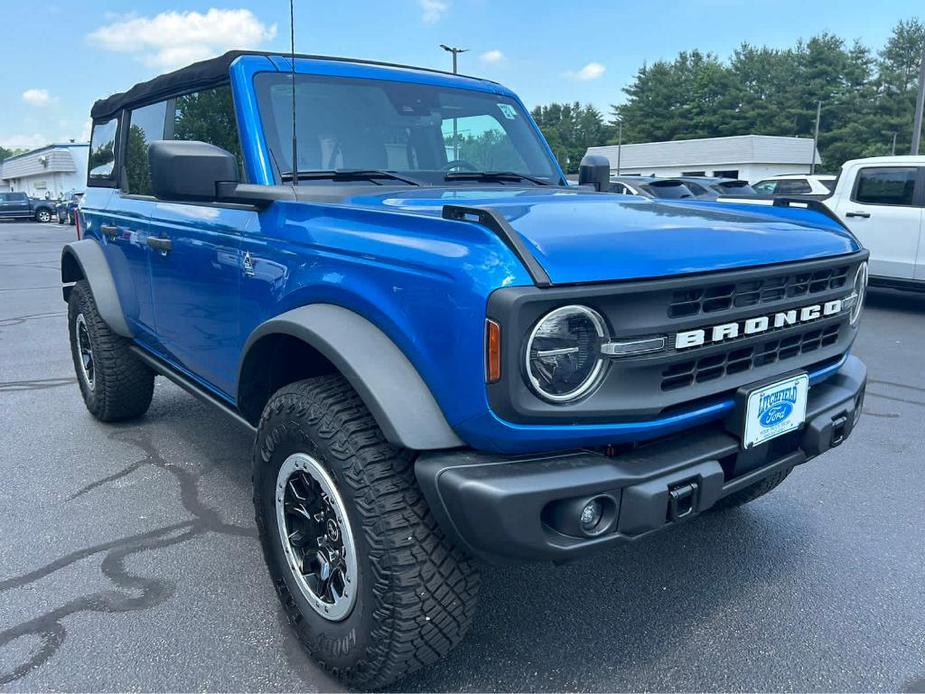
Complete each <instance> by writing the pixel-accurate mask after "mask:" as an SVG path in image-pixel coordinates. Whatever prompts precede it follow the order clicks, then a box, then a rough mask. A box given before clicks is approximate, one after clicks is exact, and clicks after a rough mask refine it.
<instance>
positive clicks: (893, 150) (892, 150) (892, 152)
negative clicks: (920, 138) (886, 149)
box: [890, 130, 899, 156]
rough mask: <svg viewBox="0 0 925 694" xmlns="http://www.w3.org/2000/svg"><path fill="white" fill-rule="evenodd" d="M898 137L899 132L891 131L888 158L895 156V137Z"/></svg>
mask: <svg viewBox="0 0 925 694" xmlns="http://www.w3.org/2000/svg"><path fill="white" fill-rule="evenodd" d="M897 135H899V132H897V131H896V130H894V131H893V145H892V146H891V147H890V156H895V155H896V136H897Z"/></svg>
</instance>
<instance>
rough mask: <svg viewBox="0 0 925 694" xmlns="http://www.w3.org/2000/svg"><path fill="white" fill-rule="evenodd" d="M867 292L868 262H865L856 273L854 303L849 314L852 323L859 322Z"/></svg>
mask: <svg viewBox="0 0 925 694" xmlns="http://www.w3.org/2000/svg"><path fill="white" fill-rule="evenodd" d="M866 293H867V263H866V262H863V263H861V264H860V265H859V266H858V271H857V272H856V273H855V275H854V292H853V294H852V297H853V298H854V305H852V306H851V313H850V314H848V320H849V321H850V322H851V325H855V324H856V323H857V322H858V318H860V317H861V309H862V308H864V295H865V294H866Z"/></svg>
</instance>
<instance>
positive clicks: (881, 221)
mask: <svg viewBox="0 0 925 694" xmlns="http://www.w3.org/2000/svg"><path fill="white" fill-rule="evenodd" d="M810 198H811V196H799V195H796V196H780V195H775V196H774V197H773V198H761V197H755V198H719V200H720V201H721V202H732V203H738V204H743V203H747V204H752V205H772V204H782V203H783V204H784V205H785V206H800V205H807V206H810V205H824V206H825V207H827V208H828V209H829V210H830V211H831V212H832V214H834V216H836V217H838V219H839V220H840V221H841V222H842V223H843V224H844V225H845V226H847V227H848V228H849V229H851V231H852V232H853V233H854V234H855V236H857V237H858V240H859V241H860V242H861V243H862V244H863V245H864V247H865V248H867V250H869V251H870V261H869V262H870V284H872V285H875V286H881V287H893V288H896V289H916V290H919V291H925V156H892V157H871V158H868V159H852V160H851V161H847V162H845V163H844V165H843V166H842V168H841V173H840V174H839V176H838V181H837V183H836V184H835V189H834V190H833V192H832V195H831V196H830V197H827V198H825V199H823V200H812V199H810ZM801 201H805V202H801Z"/></svg>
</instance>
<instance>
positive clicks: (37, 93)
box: [22, 89, 51, 106]
mask: <svg viewBox="0 0 925 694" xmlns="http://www.w3.org/2000/svg"><path fill="white" fill-rule="evenodd" d="M22 100H23V101H25V102H26V103H27V104H29V105H30V106H46V105H47V104H48V102H49V101H51V94H49V93H48V90H47V89H27V90H26V91H24V92H23V93H22Z"/></svg>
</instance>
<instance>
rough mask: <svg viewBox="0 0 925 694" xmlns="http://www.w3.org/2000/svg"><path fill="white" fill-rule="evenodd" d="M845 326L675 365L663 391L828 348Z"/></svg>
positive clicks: (664, 375)
mask: <svg viewBox="0 0 925 694" xmlns="http://www.w3.org/2000/svg"><path fill="white" fill-rule="evenodd" d="M842 325H843V323H836V324H833V325H829V326H826V327H824V328H816V329H813V330H807V331H805V332H802V333H798V334H796V335H789V336H787V337H784V338H780V339H777V340H768V341H767V342H762V343H759V344H757V345H752V346H750V347H739V348H736V347H735V346H734V344H733V345H732V346H731V348H730V349H729V350H727V351H725V352H721V353H719V354H711V355H710V356H708V357H701V358H700V359H691V360H689V361H684V362H680V363H678V364H673V365H672V366H670V367H668V368H667V369H665V370H664V371H663V372H662V384H661V385H662V390H663V391H670V390H678V389H679V388H686V387H688V386H692V385H694V384H695V383H706V382H708V381H715V380H716V379H718V378H722V377H724V376H730V375H732V374H737V373H742V372H743V371H748V370H749V369H752V368H758V367H761V366H767V365H768V364H773V363H775V362H779V361H786V360H788V359H792V358H793V357H796V356H798V355H801V354H807V353H809V352H814V351H816V350H818V349H821V348H823V347H829V346H831V345H834V344H835V343H836V342H838V334H839V331H840V329H841V327H842Z"/></svg>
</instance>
